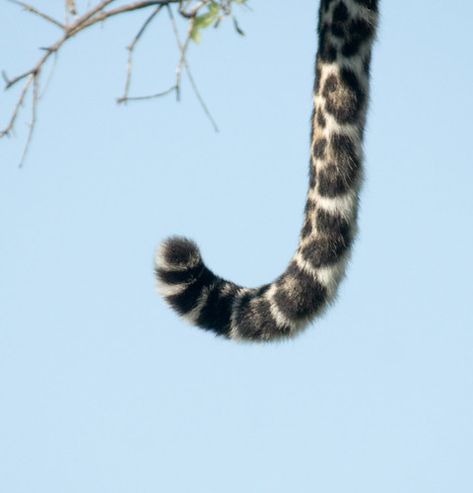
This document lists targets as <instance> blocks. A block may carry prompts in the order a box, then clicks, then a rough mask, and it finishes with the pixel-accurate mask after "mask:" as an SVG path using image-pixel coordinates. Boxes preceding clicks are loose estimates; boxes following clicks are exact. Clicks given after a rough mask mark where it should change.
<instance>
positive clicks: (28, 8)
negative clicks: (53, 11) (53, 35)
mask: <svg viewBox="0 0 473 493" xmlns="http://www.w3.org/2000/svg"><path fill="white" fill-rule="evenodd" d="M8 1H9V2H10V3H14V4H15V5H19V6H20V7H23V9H24V10H26V11H27V12H31V13H32V14H35V15H37V16H39V17H41V18H43V19H45V20H47V21H48V22H50V23H51V24H54V25H55V26H57V27H60V28H61V29H65V27H66V26H65V25H64V24H63V23H62V22H59V21H58V20H56V19H54V17H51V16H50V15H48V14H45V13H44V12H41V11H40V10H38V9H36V8H35V7H33V6H32V5H29V4H28V3H24V2H20V1H19V0H8Z"/></svg>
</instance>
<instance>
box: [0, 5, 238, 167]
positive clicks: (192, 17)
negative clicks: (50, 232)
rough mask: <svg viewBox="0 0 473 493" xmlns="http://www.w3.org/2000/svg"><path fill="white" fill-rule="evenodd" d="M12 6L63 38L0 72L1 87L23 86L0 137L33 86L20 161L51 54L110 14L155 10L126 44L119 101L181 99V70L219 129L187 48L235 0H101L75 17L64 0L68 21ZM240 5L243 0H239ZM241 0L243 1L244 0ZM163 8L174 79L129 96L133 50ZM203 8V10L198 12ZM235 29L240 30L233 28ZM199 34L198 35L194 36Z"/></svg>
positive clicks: (227, 11)
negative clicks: (172, 43)
mask: <svg viewBox="0 0 473 493" xmlns="http://www.w3.org/2000/svg"><path fill="white" fill-rule="evenodd" d="M8 1H10V2H11V3H14V4H15V5H18V6H20V7H21V8H23V9H24V10H25V11H26V12H29V13H31V14H33V15H35V16H37V17H39V18H41V19H43V20H45V21H47V22H48V23H50V24H53V25H55V26H56V27H58V28H60V29H61V30H62V34H61V36H60V37H59V38H58V39H57V40H56V41H55V42H54V43H53V44H51V45H50V46H47V47H44V48H41V49H42V50H43V51H44V53H43V54H42V56H41V57H40V58H39V59H38V60H37V62H36V63H35V65H33V67H32V68H30V69H29V70H26V71H25V72H23V73H20V74H19V75H16V76H14V77H12V78H9V77H8V76H7V74H6V73H5V72H4V71H3V72H2V76H3V79H4V81H5V89H6V90H8V89H11V88H13V87H14V86H16V85H18V84H19V83H20V82H23V85H22V87H21V90H20V92H19V95H18V98H17V100H16V103H15V105H14V107H13V111H12V113H11V116H10V119H9V120H8V122H7V124H6V125H5V127H4V128H3V129H1V128H0V138H2V137H5V136H7V135H9V134H10V133H11V132H12V131H13V129H14V127H15V123H16V121H17V118H18V115H19V113H20V111H21V108H22V106H23V105H24V103H25V99H26V96H27V95H28V93H29V91H30V90H31V120H30V123H29V131H28V137H27V141H26V144H25V148H24V151H23V155H22V158H21V163H20V165H21V164H22V163H23V162H24V159H25V157H26V154H27V152H28V148H29V146H30V143H31V141H32V137H33V133H34V128H35V125H36V121H37V109H38V102H39V99H40V94H41V88H40V76H41V73H42V71H43V69H44V67H45V65H46V64H47V63H48V61H49V59H50V58H51V55H57V54H58V53H59V51H60V50H61V48H62V47H63V46H64V44H65V43H66V42H67V41H68V40H69V39H70V38H72V37H75V36H77V35H78V34H79V33H81V32H83V31H84V30H86V29H87V28H89V27H91V26H94V25H96V24H98V23H103V22H105V21H107V20H109V19H110V18H113V17H115V16H117V15H121V14H126V13H130V12H136V11H139V10H144V9H151V8H152V9H153V10H152V12H151V13H150V14H149V15H148V16H147V17H146V19H145V21H144V22H143V24H142V26H141V27H140V29H139V30H138V32H137V34H136V35H135V36H134V38H133V39H132V41H131V42H130V43H129V45H128V46H127V50H128V60H127V73H126V80H125V87H124V91H123V95H122V96H121V97H120V98H118V100H117V102H119V103H126V102H128V101H138V100H147V99H154V98H159V97H162V96H165V95H167V94H170V93H172V92H175V93H176V99H177V100H178V101H179V100H180V95H181V80H182V73H183V71H185V72H186V74H187V76H188V77H189V81H190V84H191V87H192V89H193V91H194V93H195V95H196V97H197V99H198V101H199V103H200V105H201V106H202V109H203V111H204V113H205V114H206V115H207V117H208V118H209V120H210V122H211V124H212V126H213V127H214V129H215V130H216V131H218V127H217V125H216V123H215V120H214V118H213V117H212V115H211V113H210V112H209V109H208V107H207V105H206V103H205V101H204V100H203V98H202V95H201V94H200V91H199V89H198V87H197V85H196V83H195V80H194V77H193V76H192V73H191V71H190V68H189V64H188V61H187V51H188V48H189V44H190V41H191V39H194V40H197V39H198V32H197V31H198V30H199V29H201V28H202V27H207V26H208V25H210V24H212V23H213V24H214V25H218V23H219V22H220V20H221V19H222V18H223V17H225V16H230V15H231V5H232V2H233V1H236V0H141V1H134V2H131V3H126V4H125V5H121V6H119V7H115V8H108V7H110V6H111V4H113V3H114V2H116V0H101V1H99V2H98V3H97V4H96V5H95V6H93V7H90V8H89V9H88V10H87V11H86V12H85V13H84V14H82V15H78V12H77V9H76V6H75V2H74V1H73V0H65V9H66V20H65V22H64V23H62V22H59V21H58V20H57V19H55V18H54V17H52V16H50V15H49V14H46V13H45V12H42V11H41V10H39V9H37V8H36V7H34V6H32V5H30V4H29V3H26V2H24V1H21V0H8ZM239 3H242V0H240V1H239ZM243 3H244V0H243ZM173 4H175V5H177V8H176V12H177V13H178V14H179V15H180V16H181V17H182V18H183V19H185V20H186V22H187V33H186V37H185V39H184V42H181V40H180V35H179V30H178V27H177V22H176V19H175V17H174V14H173V12H172V9H171V5H173ZM163 7H166V8H167V10H168V13H169V16H170V20H171V25H172V29H173V32H174V36H175V38H176V44H177V48H178V51H179V61H178V63H177V66H176V77H175V83H174V84H173V85H172V86H171V87H170V88H168V89H166V90H164V91H160V92H157V93H155V94H150V95H145V96H133V97H131V96H129V92H130V86H131V79H132V69H133V54H134V50H135V48H136V46H137V44H138V43H139V41H140V39H141V38H142V36H143V34H144V33H145V31H146V30H147V29H148V28H149V26H150V25H151V23H152V21H153V19H154V18H155V17H156V16H157V15H158V14H159V12H160V11H161V9H162V8H163ZM68 12H69V13H70V14H72V15H73V16H74V17H73V20H72V21H71V22H69V20H68V15H67V13H68ZM201 12H203V13H201ZM237 30H238V31H239V29H237ZM196 33H197V35H196Z"/></svg>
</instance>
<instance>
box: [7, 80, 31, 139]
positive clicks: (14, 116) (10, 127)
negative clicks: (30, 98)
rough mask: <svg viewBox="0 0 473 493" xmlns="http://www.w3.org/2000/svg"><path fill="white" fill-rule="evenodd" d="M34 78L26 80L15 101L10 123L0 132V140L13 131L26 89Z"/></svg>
mask: <svg viewBox="0 0 473 493" xmlns="http://www.w3.org/2000/svg"><path fill="white" fill-rule="evenodd" d="M33 79H34V77H33V76H30V78H29V79H28V80H27V82H26V84H25V85H24V86H23V88H22V89H21V92H20V96H19V97H18V99H17V101H16V105H15V107H14V108H13V112H12V115H11V118H10V121H9V122H8V124H7V125H6V127H5V128H4V129H2V130H0V138H2V137H5V136H6V135H9V134H10V132H11V131H12V130H13V127H14V126H15V121H16V119H17V117H18V113H19V111H20V108H21V106H22V105H23V102H24V100H25V97H26V93H27V92H28V89H29V88H30V85H31V83H32V82H33Z"/></svg>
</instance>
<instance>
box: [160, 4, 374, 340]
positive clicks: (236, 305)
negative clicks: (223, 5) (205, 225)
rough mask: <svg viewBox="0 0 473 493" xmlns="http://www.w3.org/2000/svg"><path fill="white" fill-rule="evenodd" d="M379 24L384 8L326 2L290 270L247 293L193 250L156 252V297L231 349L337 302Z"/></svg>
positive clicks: (170, 246)
mask: <svg viewBox="0 0 473 493" xmlns="http://www.w3.org/2000/svg"><path fill="white" fill-rule="evenodd" d="M377 17H378V0H322V1H321V4H320V9H319V27H318V34H319V42H318V52H317V58H316V67H315V72H316V75H315V84H314V94H313V103H314V106H313V113H312V119H311V122H312V126H311V159H310V182H309V191H308V195H307V203H306V207H305V219H304V224H303V227H302V231H301V235H300V243H299V247H298V248H297V251H296V253H295V255H294V257H293V258H292V260H291V262H290V263H289V266H288V268H287V270H286V271H285V272H284V273H283V274H282V275H281V276H280V277H278V278H277V279H276V280H275V281H273V282H272V283H271V284H267V285H265V286H262V287H260V288H254V289H249V288H243V287H241V286H238V285H236V284H234V283H232V282H229V281H226V280H224V279H222V278H220V277H218V276H216V275H215V274H214V273H213V272H212V271H210V270H209V269H208V268H207V267H206V265H205V264H204V262H203V260H202V257H201V255H200V252H199V249H198V247H197V245H196V244H195V243H193V242H192V241H190V240H187V239H185V238H179V237H174V238H170V239H168V240H166V241H165V242H164V243H163V244H162V245H161V247H160V249H159V250H158V252H157V256H156V278H157V281H158V288H159V290H160V292H161V293H162V295H163V296H164V298H165V300H166V301H167V302H168V303H169V304H170V305H171V306H172V307H173V308H174V309H175V310H176V311H177V312H178V313H179V314H180V315H182V316H183V317H184V318H186V319H188V320H189V321H190V322H192V323H193V324H195V325H197V326H199V327H202V328H203V329H207V330H210V331H212V332H214V333H215V334H218V335H221V336H224V337H227V338H230V339H240V340H242V339H243V340H253V341H269V340H274V339H279V338H285V337H292V336H294V335H295V334H297V333H298V332H299V331H300V330H301V329H302V328H303V327H305V326H306V325H307V323H308V322H310V321H311V320H312V319H313V318H314V317H316V316H317V315H319V314H320V313H321V312H322V311H323V310H324V309H325V308H326V307H327V305H328V304H329V303H330V302H331V301H332V300H333V299H334V297H335V295H336V292H337V287H338V285H339V283H340V280H341V279H342V277H343V276H344V272H345V266H346V263H347V259H348V256H349V254H350V250H351V246H352V244H353V239H354V237H355V233H356V218H357V209H358V192H359V188H360V183H361V178H362V167H361V164H362V139H363V131H364V126H365V120H366V110H367V102H368V89H369V67H370V60H371V48H372V43H373V39H374V35H375V31H376V26H377Z"/></svg>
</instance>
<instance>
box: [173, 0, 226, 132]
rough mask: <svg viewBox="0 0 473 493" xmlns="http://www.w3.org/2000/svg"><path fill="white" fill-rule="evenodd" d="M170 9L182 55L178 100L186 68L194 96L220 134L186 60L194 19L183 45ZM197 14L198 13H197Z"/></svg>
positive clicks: (178, 80) (177, 84)
mask: <svg viewBox="0 0 473 493" xmlns="http://www.w3.org/2000/svg"><path fill="white" fill-rule="evenodd" d="M167 9H168V12H169V17H170V18H171V24H172V28H173V31H174V35H175V37H176V43H177V46H178V48H179V51H180V53H181V58H180V59H179V63H178V65H177V69H176V97H177V98H178V100H179V97H180V84H181V72H182V68H183V67H184V68H185V70H186V73H187V76H188V77H189V81H190V83H191V86H192V89H193V90H194V94H195V95H196V97H197V99H198V101H199V103H200V105H201V106H202V109H203V110H204V113H205V114H206V116H207V118H208V119H209V121H210V123H211V125H212V126H213V128H214V130H215V131H216V132H219V128H218V125H217V122H216V121H215V119H214V117H213V116H212V114H211V113H210V110H209V108H208V106H207V104H206V102H205V100H204V98H203V97H202V95H201V93H200V91H199V89H198V87H197V84H196V82H195V79H194V77H193V76H192V72H191V70H190V68H189V64H188V63H187V60H186V51H187V48H188V46H189V40H190V35H191V32H192V27H193V23H194V18H192V19H191V20H190V22H189V24H190V26H189V29H188V31H187V37H186V40H185V41H184V44H182V43H181V40H180V37H179V31H178V29H177V24H176V19H175V18H174V14H173V13H172V10H171V9H170V8H169V7H167ZM196 12H197V11H196Z"/></svg>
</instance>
